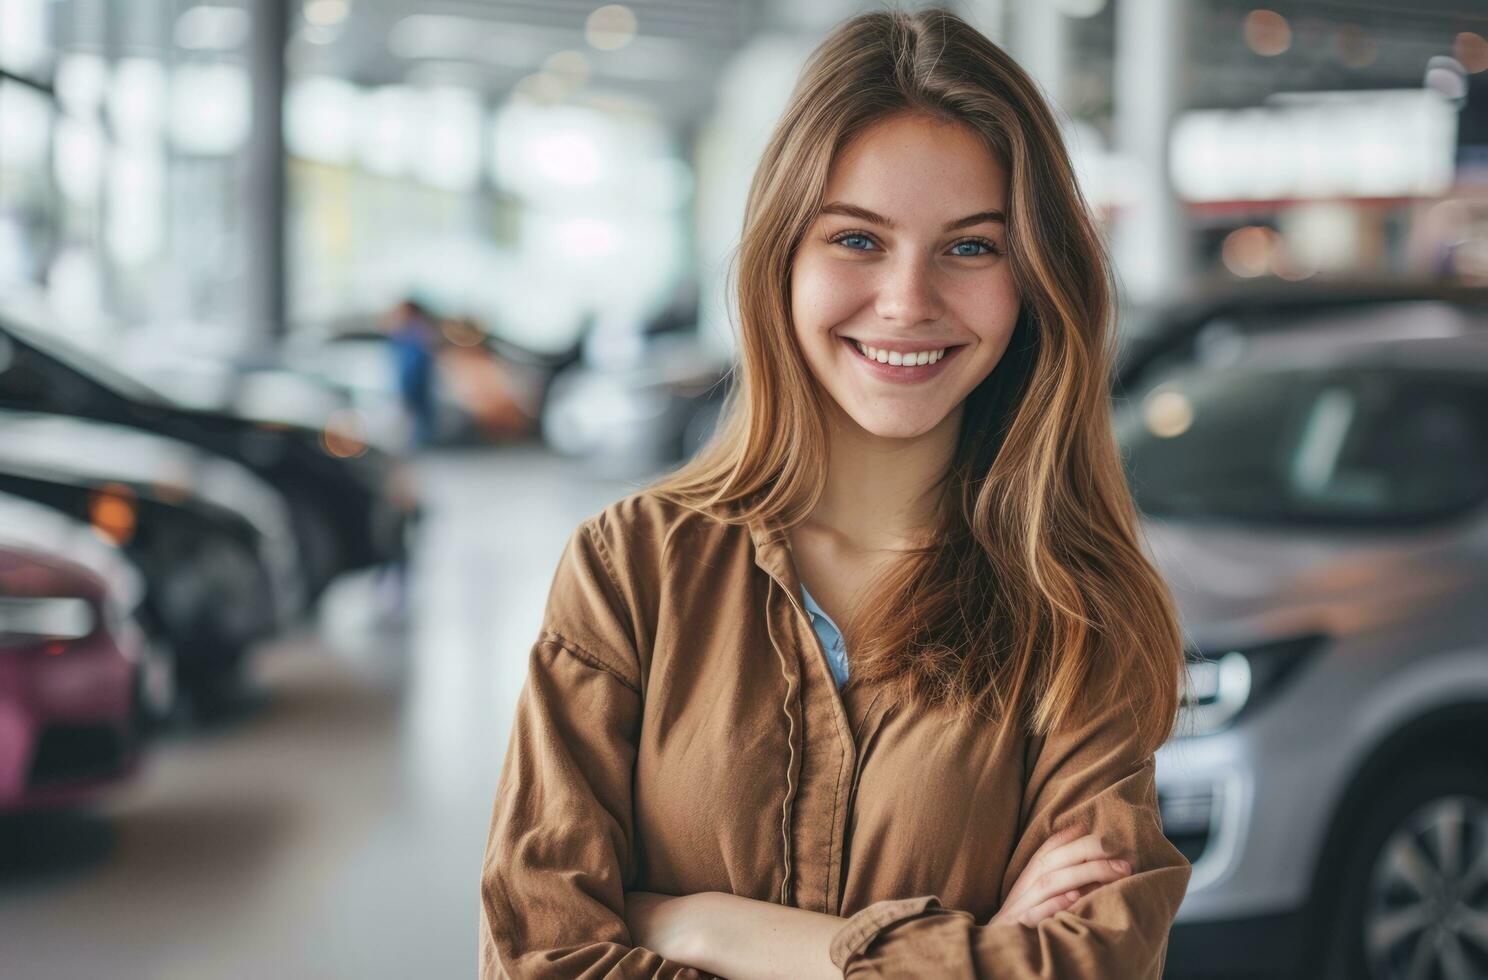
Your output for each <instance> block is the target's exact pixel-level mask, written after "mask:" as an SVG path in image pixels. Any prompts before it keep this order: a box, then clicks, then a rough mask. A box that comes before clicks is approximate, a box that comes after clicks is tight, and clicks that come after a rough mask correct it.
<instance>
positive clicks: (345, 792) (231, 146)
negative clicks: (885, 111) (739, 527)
mask: <svg viewBox="0 0 1488 980" xmlns="http://www.w3.org/2000/svg"><path fill="white" fill-rule="evenodd" d="M878 6H880V5H879V4H876V3H869V2H858V0H636V2H634V3H630V4H599V3H594V2H585V0H541V2H538V0H419V2H414V0H303V2H301V0H212V2H208V3H197V2H194V0H0V975H3V976H4V977H6V978H32V977H48V978H50V977H59V978H85V977H102V976H108V977H116V978H135V977H139V978H158V980H176V978H207V977H214V978H215V977H233V978H236V977H255V978H257V977H357V978H370V977H399V978H404V977H456V976H469V975H471V974H472V973H473V971H474V968H475V961H476V944H475V936H476V932H477V925H476V920H477V915H478V902H477V899H476V887H477V878H478V875H479V867H480V862H481V855H482V850H483V847H484V844H485V837H486V832H487V827H488V821H489V819H490V814H491V803H492V798H493V793H494V789H495V784H496V778H497V776H498V774H499V771H500V767H501V764H502V761H503V757H504V753H505V749H506V739H507V733H508V732H509V730H510V726H511V720H512V705H513V703H514V700H515V698H516V695H517V691H518V689H519V687H520V685H521V682H522V680H523V677H524V673H525V669H526V664H527V654H528V651H529V649H530V646H531V644H532V642H533V639H534V637H535V635H536V631H537V627H538V620H539V616H540V613H541V609H542V604H543V601H544V598H545V595H546V591H547V588H548V585H549V580H550V575H551V573H552V570H553V568H554V567H555V564H556V561H557V558H558V555H559V551H560V549H561V547H562V546H563V543H564V541H565V540H566V538H567V536H568V534H569V532H570V531H571V530H572V529H573V527H574V525H575V524H576V523H577V522H578V521H579V520H581V519H583V518H584V517H586V516H587V515H589V514H592V513H594V512H595V511H597V510H599V509H600V508H602V507H603V506H605V505H606V504H608V503H609V502H611V501H613V500H616V499H618V498H619V497H621V496H623V495H625V494H627V493H629V492H630V491H631V490H633V489H636V488H639V487H640V486H642V485H644V484H645V483H646V482H647V481H648V480H649V479H650V478H652V477H653V476H655V475H658V474H660V473H662V472H665V471H666V470H668V469H669V468H671V467H673V466H675V465H676V464H677V463H679V462H680V461H682V460H684V459H686V458H688V457H689V456H690V455H691V454H692V453H693V452H695V451H696V450H697V448H698V447H699V446H700V445H701V444H703V442H704V441H705V440H706V439H707V438H708V437H709V434H710V433H711V432H712V431H713V427H714V423H715V421H716V420H717V418H718V415H719V410H720V408H721V406H722V404H723V396H724V393H725V390H726V382H727V381H728V374H729V370H730V366H731V364H732V363H733V356H734V355H733V351H734V343H735V341H734V334H733V330H732V328H731V324H730V320H729V297H728V292H727V289H728V283H727V280H726V272H727V266H728V262H729V258H730V254H731V250H732V249H733V247H734V246H735V245H736V243H737V241H738V236H739V231H740V224H741V218H742V214H743V206H744V198H745V192H746V190H747V187H748V181H749V179H750V177H751V175H752V173H753V169H754V165H755V162H756V161H757V159H758V157H759V153H760V151H761V149H762V146H763V141H764V139H765V138H766V136H767V135H768V133H769V131H770V129H771V127H772V126H773V125H774V123H775V121H776V119H777V118H778V116H779V114H780V111H781V109H782V107H783V105H784V102H785V99H786V97H787V95H788V93H789V91H790V88H791V86H792V84H793V83H794V81H795V78H796V74H797V72H798V71H799V69H800V67H801V65H802V63H803V60H804V58H805V56H806V54H807V53H808V52H809V51H810V50H811V49H812V48H813V47H814V46H815V45H816V44H817V43H819V42H820V40H821V39H822V38H823V37H824V36H825V35H826V34H827V33H828V32H829V31H830V30H831V28H832V27H833V26H834V25H836V24H838V23H840V22H841V21H842V20H843V19H844V18H846V17H849V16H852V15H853V14H856V13H859V12H861V11H864V10H868V9H875V8H876V7H878ZM901 6H905V7H913V6H915V4H914V3H904V4H901ZM949 6H951V7H952V8H953V9H955V10H957V11H958V12H959V13H960V14H961V15H962V16H964V17H965V18H967V19H968V20H969V21H971V22H972V23H974V24H975V25H976V26H977V27H978V28H979V29H981V30H982V31H984V32H985V33H986V34H987V35H988V36H989V37H991V38H993V39H994V40H995V41H997V42H998V43H999V44H1001V45H1003V46H1004V47H1006V48H1007V49H1008V50H1009V51H1010V52H1011V53H1012V54H1013V55H1014V57H1015V58H1017V59H1018V60H1019V62H1020V63H1021V64H1023V65H1024V66H1025V67H1026V68H1027V69H1028V70H1029V71H1030V72H1031V73H1032V74H1033V75H1034V76H1035V77H1036V78H1037V80H1038V81H1039V83H1040V85H1041V86H1042V87H1043V88H1044V90H1045V92H1046V93H1047V94H1048V96H1049V97H1050V99H1051V100H1052V101H1053V102H1054V104H1055V105H1056V106H1057V108H1058V109H1059V111H1060V114H1061V124H1062V125H1063V126H1064V127H1065V134H1066V138H1067V141H1068V145H1069V147H1070V149H1071V151H1072V154H1073V155H1074V158H1075V160H1076V164H1077V168H1078V171H1079V174H1080V178H1081V181H1082V184H1083V189H1084V192H1085V194H1086V196H1087V198H1088V200H1089V202H1090V204H1091V206H1092V208H1093V209H1095V210H1096V212H1097V217H1098V220H1099V223H1100V226H1101V228H1102V230H1103V232H1104V233H1105V234H1106V235H1107V236H1108V239H1109V246H1110V252H1111V254H1112V256H1113V259H1114V261H1115V263H1116V266H1117V270H1118V276H1119V282H1120V287H1121V296H1120V300H1121V318H1120V328H1119V332H1120V356H1119V358H1118V363H1117V365H1116V373H1115V376H1114V377H1113V378H1112V393H1113V399H1114V403H1113V404H1114V408H1115V413H1116V415H1115V417H1116V423H1117V434H1118V437H1119V439H1120V441H1121V445H1122V451H1123V456H1124V458H1125V460H1126V463H1127V465H1128V468H1129V478H1130V481H1131V484H1132V487H1133V491H1134V493H1135V495H1136V498H1137V501H1138V504H1139V507H1140V508H1141V510H1142V512H1143V515H1144V518H1143V519H1144V533H1145V536H1146V538H1147V540H1148V542H1149V544H1150V546H1151V548H1152V552H1153V557H1154V559H1155V560H1156V561H1157V563H1158V566H1159V568H1160V570H1161V571H1162V572H1163V574H1164V575H1165V576H1166V577H1167V578H1168V580H1169V582H1170V584H1171V586H1172V589H1173V592H1174V595H1175V597H1176V599H1177V601H1178V604H1179V607H1180V611H1181V615H1182V618H1183V624H1184V631H1185V636H1186V638H1187V640H1188V642H1189V643H1190V649H1189V651H1188V656H1189V661H1190V668H1189V669H1190V674H1191V677H1192V680H1193V681H1194V687H1193V698H1192V700H1191V701H1189V702H1188V703H1186V704H1185V707H1184V709H1183V712H1184V714H1185V716H1186V719H1187V724H1186V726H1185V727H1184V729H1183V733H1182V734H1181V735H1180V736H1175V737H1174V738H1173V739H1172V740H1171V741H1169V742H1168V744H1166V745H1165V746H1163V748H1162V750H1160V752H1159V755H1158V771H1157V776H1158V787H1159V793H1160V805H1161V813H1162V819H1163V826H1164V831H1165V832H1166V833H1167V835H1168V836H1169V838H1170V839H1171V840H1172V841H1173V842H1174V843H1175V844H1176V845H1177V846H1178V847H1179V848H1181V849H1182V851H1183V852H1184V854H1185V855H1187V857H1188V858H1189V859H1190V861H1191V862H1192V865H1193V874H1192V879H1191V881H1190V884H1189V889H1188V893H1187V895H1186V897H1185V899H1184V902H1183V905H1182V907H1181V909H1180V910H1179V912H1178V916H1177V920H1176V922H1175V924H1174V927H1173V931H1172V933H1171V939H1170V945H1169V952H1168V970H1169V974H1170V975H1172V976H1214V977H1220V976H1233V977H1239V976H1245V977H1284V976H1297V975H1301V974H1299V973H1298V971H1299V970H1300V969H1301V967H1300V966H1299V964H1302V963H1305V962H1316V959H1315V958H1316V957H1317V956H1318V955H1319V950H1327V949H1335V948H1340V945H1339V944H1343V943H1348V942H1362V943H1363V946H1364V948H1365V950H1366V951H1367V962H1368V966H1369V970H1370V975H1371V976H1372V977H1374V978H1377V980H1380V978H1411V980H1415V978H1421V980H1428V978H1441V980H1467V978H1484V977H1488V601H1485V599H1488V39H1485V36H1488V5H1485V4H1484V3H1483V2H1482V0H1415V2H1412V3H1375V2H1345V0H1336V2H1323V0H1295V2H1292V0H1287V2H1280V0H1278V2H1275V3H1272V4H1271V6H1269V7H1265V8H1262V7H1259V6H1253V5H1252V4H1250V3H1247V2H1239V0H962V2H959V3H952V4H949Z"/></svg>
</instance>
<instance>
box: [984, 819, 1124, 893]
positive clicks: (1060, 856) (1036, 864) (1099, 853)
mask: <svg viewBox="0 0 1488 980" xmlns="http://www.w3.org/2000/svg"><path fill="white" fill-rule="evenodd" d="M1104 844H1105V841H1104V839H1103V838H1102V837H1101V836H1100V835H1099V834H1083V835H1081V836H1075V837H1071V835H1070V834H1067V833H1066V834H1060V835H1056V836H1054V837H1051V838H1049V840H1048V841H1046V842H1045V845H1044V848H1047V850H1045V849H1044V848H1040V851H1041V854H1035V855H1034V857H1033V858H1032V859H1031V860H1030V861H1029V862H1028V867H1026V868H1024V869H1023V874H1021V875H1019V876H1018V880H1017V882H1015V883H1014V884H1013V890H1012V891H1010V892H1009V893H1008V897H1009V898H1011V897H1013V896H1016V895H1019V894H1021V893H1022V892H1023V890H1024V889H1025V888H1027V887H1028V886H1029V885H1030V884H1032V883H1033V881H1034V879H1036V878H1038V877H1039V876H1040V875H1045V874H1048V873H1049V872H1050V871H1054V870H1056V869H1058V868H1067V867H1069V866H1071V865H1075V864H1080V863H1081V862H1084V861H1093V860H1095V859H1097V858H1103V857H1107V858H1108V857H1114V856H1115V855H1113V854H1108V853H1106V848H1105V846H1104Z"/></svg>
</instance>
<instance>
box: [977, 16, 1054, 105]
mask: <svg viewBox="0 0 1488 980" xmlns="http://www.w3.org/2000/svg"><path fill="white" fill-rule="evenodd" d="M991 5H993V3H992V2H987V0H984V2H982V3H979V4H977V6H991ZM996 5H997V6H1001V3H1000V0H996ZM984 31H985V29H984ZM988 36H989V37H990V36H991V34H990V32H988ZM1008 40H1009V43H1011V45H1012V47H1011V48H1010V51H1011V53H1012V55H1013V57H1014V58H1016V59H1018V64H1020V65H1022V66H1023V68H1024V70H1026V71H1027V72H1028V73H1029V74H1030V75H1032V76H1033V77H1034V79H1035V80H1036V81H1037V82H1038V83H1039V85H1040V87H1042V88H1043V90H1044V95H1045V96H1047V97H1048V99H1049V100H1050V101H1051V102H1052V103H1054V107H1055V109H1057V110H1059V111H1060V112H1061V113H1063V114H1065V115H1068V114H1069V113H1068V111H1067V110H1066V109H1065V95H1066V79H1067V77H1068V75H1069V18H1068V17H1067V16H1065V15H1064V14H1063V13H1062V12H1061V11H1060V9H1059V4H1057V3H1052V2H1051V0H1018V3H1017V5H1016V6H1015V7H1014V9H1013V11H1012V32H1011V36H1010V37H1009V39H1008Z"/></svg>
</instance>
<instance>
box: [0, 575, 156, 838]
mask: <svg viewBox="0 0 1488 980" xmlns="http://www.w3.org/2000/svg"><path fill="white" fill-rule="evenodd" d="M142 643H143V637H142V635H141V634H140V633H139V631H138V630H137V629H133V628H132V627H131V626H130V623H129V620H128V619H127V618H126V617H125V616H124V615H123V614H122V610H120V609H119V607H118V604H117V603H116V602H115V601H114V598H113V597H112V596H111V595H110V594H109V590H108V588H107V586H106V584H105V583H104V581H103V580H102V579H99V578H98V577H97V576H95V575H93V574H91V573H90V572H88V571H87V570H85V569H84V568H82V567H81V566H79V565H75V564H72V563H70V562H67V561H64V560H62V559H60V558H57V557H54V556H50V555H44V554H41V553H38V552H33V551H26V550H21V549H16V548H10V547H5V546H0V812H3V811H18V810H30V809H36V808H40V807H55V806H63V805H72V804H77V803H81V802H85V801H87V800H89V799H91V798H93V797H94V796H96V795H97V794H98V793H100V792H102V791H103V790H105V789H107V788H108V787H110V786H112V785H113V784H115V783H117V782H119V781H120V780H122V779H124V778H125V777H127V776H129V775H131V774H132V773H133V772H134V771H135V770H136V769H137V768H138V764H139V758H140V754H139V747H138V741H137V739H136V738H135V731H134V728H133V718H134V710H133V707H134V706H133V700H134V692H135V672H136V671H137V669H138V667H139V663H140V659H141V647H142Z"/></svg>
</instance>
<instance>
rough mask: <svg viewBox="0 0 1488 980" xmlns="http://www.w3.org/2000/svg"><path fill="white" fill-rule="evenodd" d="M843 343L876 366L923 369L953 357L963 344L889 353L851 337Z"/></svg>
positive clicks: (889, 351) (843, 339) (846, 338)
mask: <svg viewBox="0 0 1488 980" xmlns="http://www.w3.org/2000/svg"><path fill="white" fill-rule="evenodd" d="M842 341H843V343H845V344H847V345H848V346H849V347H850V348H852V350H853V351H854V352H855V353H856V354H857V355H858V356H859V357H861V358H863V359H864V360H867V361H871V362H874V363H876V364H880V365H884V366H889V367H905V368H911V367H924V366H928V365H932V364H938V363H940V362H941V361H943V360H944V359H945V358H947V357H949V356H952V355H954V354H955V353H956V352H957V351H959V350H960V349H961V348H963V347H965V346H966V345H965V344H950V345H948V346H945V347H927V348H924V349H922V350H918V351H903V352H901V351H891V350H887V349H883V348H877V347H874V346H873V345H871V344H864V343H862V342H860V341H857V340H854V339H853V338H851V337H843V338H842Z"/></svg>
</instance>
